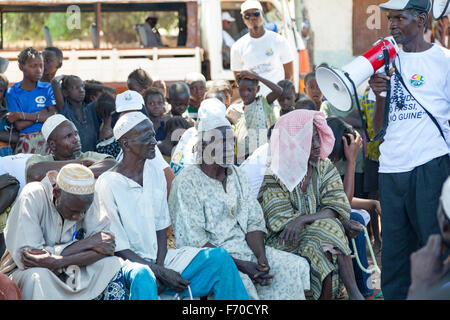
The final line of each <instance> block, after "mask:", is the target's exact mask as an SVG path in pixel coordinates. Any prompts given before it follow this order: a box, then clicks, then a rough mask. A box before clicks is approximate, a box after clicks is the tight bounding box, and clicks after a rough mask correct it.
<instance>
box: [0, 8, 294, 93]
mask: <svg viewBox="0 0 450 320" xmlns="http://www.w3.org/2000/svg"><path fill="white" fill-rule="evenodd" d="M242 2H243V1H242V0H223V1H220V0H165V1H161V0H146V1H142V0H128V1H117V0H102V1H95V0H79V1H76V2H75V1H71V0H41V1H32V0H31V1H9V0H5V1H2V2H1V3H0V16H1V17H0V20H1V22H0V23H1V41H0V55H1V57H3V58H7V59H8V60H9V64H8V68H7V69H6V71H5V75H6V76H7V78H8V79H9V82H10V83H11V84H12V83H15V82H17V81H21V80H22V73H21V72H20V70H19V67H18V64H17V56H18V54H19V53H20V51H22V50H23V49H25V48H26V47H29V46H33V47H35V48H36V49H38V50H43V49H44V48H45V47H47V46H56V47H58V48H59V49H61V50H62V51H63V55H64V61H63V65H62V67H61V68H60V69H59V70H58V72H57V75H59V74H75V75H78V76H79V77H80V78H81V79H83V80H97V81H100V82H102V83H104V84H105V85H109V86H112V87H115V88H116V89H117V91H118V92H121V91H123V90H125V89H126V80H127V77H128V75H129V74H130V73H131V72H132V71H133V70H135V69H137V68H142V69H144V70H146V71H148V72H149V74H150V75H151V76H152V77H155V78H159V79H161V80H164V81H166V82H167V83H171V82H174V81H180V80H183V79H184V76H185V74H187V73H189V72H202V73H203V74H204V75H205V76H206V78H207V79H212V80H215V79H226V80H234V77H233V72H232V71H231V70H229V69H226V68H224V66H223V63H222V22H221V21H222V18H221V15H222V12H223V11H228V12H229V13H230V14H231V15H232V16H233V17H234V18H235V19H236V22H235V24H234V26H233V28H234V29H233V31H234V33H235V34H234V35H235V37H236V39H237V36H238V35H239V34H240V33H241V32H242V30H243V29H244V28H245V26H244V25H243V22H242V19H241V15H240V5H241V4H242ZM261 3H262V4H263V7H264V9H265V13H266V12H268V11H269V9H270V10H272V11H273V12H274V13H276V15H275V16H277V17H278V23H277V29H278V32H280V33H281V34H282V35H283V36H285V37H286V38H287V39H288V40H289V42H290V43H291V47H292V50H293V53H294V54H295V56H296V57H297V56H298V50H299V49H301V48H302V40H301V37H299V36H298V33H297V31H296V29H295V23H294V17H293V16H292V14H291V10H290V8H289V4H288V1H287V0H262V1H261ZM266 10H267V11H266ZM152 17H153V18H154V19H155V18H156V20H157V22H156V26H155V27H156V29H158V30H160V35H159V36H160V38H161V40H162V44H159V45H154V44H153V45H152V44H151V43H149V40H148V37H146V35H148V33H147V34H146V32H149V30H151V29H152V28H151V27H149V26H148V25H145V20H147V18H152ZM77 19H78V20H77ZM77 23H78V24H77ZM71 24H72V27H73V26H75V28H74V29H73V30H70V27H71ZM33 28H34V29H36V30H34V31H33ZM20 32H22V34H20ZM33 32H34V33H33ZM150 32H151V31H150ZM298 70H299V68H298V59H295V60H294V76H295V81H296V84H297V86H296V87H297V88H298V74H299V73H298Z"/></svg>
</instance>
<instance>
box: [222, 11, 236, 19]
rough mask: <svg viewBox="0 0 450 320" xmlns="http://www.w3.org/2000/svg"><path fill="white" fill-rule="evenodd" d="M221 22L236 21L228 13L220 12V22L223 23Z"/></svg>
mask: <svg viewBox="0 0 450 320" xmlns="http://www.w3.org/2000/svg"><path fill="white" fill-rule="evenodd" d="M223 20H225V21H229V22H234V21H236V19H235V18H233V17H232V16H231V15H230V14H229V13H228V11H225V12H222V21H223Z"/></svg>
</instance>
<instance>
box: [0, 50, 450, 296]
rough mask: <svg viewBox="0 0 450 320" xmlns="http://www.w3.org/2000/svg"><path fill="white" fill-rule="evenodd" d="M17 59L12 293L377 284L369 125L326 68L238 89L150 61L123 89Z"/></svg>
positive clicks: (9, 163) (9, 122) (2, 225)
mask: <svg viewBox="0 0 450 320" xmlns="http://www.w3.org/2000/svg"><path fill="white" fill-rule="evenodd" d="M18 63H19V65H20V70H22V72H23V81H20V82H18V83H16V84H14V85H12V86H9V83H8V79H6V78H5V77H4V75H1V76H0V108H1V109H0V117H1V118H0V121H1V122H0V156H1V157H0V191H1V196H0V254H1V255H2V259H1V264H0V299H2V298H6V299H21V298H22V299H89V300H91V299H100V300H128V299H130V300H156V299H172V298H173V296H180V297H197V298H209V299H218V300H219V299H225V300H247V299H285V300H287V299H295V300H304V299H315V300H317V299H337V298H339V296H341V295H342V291H343V290H342V289H343V288H345V290H346V292H347V294H348V297H349V299H355V300H362V299H364V298H367V299H369V298H374V296H375V295H376V293H377V292H375V291H374V289H373V288H372V285H371V284H372V281H371V277H370V274H369V273H367V272H364V271H362V270H361V268H360V267H359V266H358V264H357V263H356V261H355V259H352V255H354V254H355V253H357V256H358V258H359V261H360V263H361V264H362V265H363V266H364V268H367V267H368V265H369V264H368V259H367V256H366V249H367V247H366V240H365V237H364V232H362V231H363V230H364V227H366V226H367V228H368V231H369V233H370V236H371V238H372V240H373V241H374V248H375V250H378V251H379V250H381V240H380V237H379V232H380V231H379V227H378V215H379V214H381V209H380V204H379V202H378V201H377V200H375V199H376V197H372V198H370V197H364V196H362V195H361V193H362V192H358V191H357V190H359V191H361V190H362V189H363V188H362V187H361V185H362V184H361V183H359V182H358V181H359V180H358V179H359V178H358V173H361V172H358V171H357V169H358V166H357V164H358V163H359V162H360V161H361V160H359V157H361V154H362V139H361V136H360V134H359V133H358V128H360V127H358V125H357V124H353V123H351V121H350V120H349V121H346V119H347V118H344V117H341V116H340V115H335V114H333V113H332V112H327V110H329V109H330V108H332V106H328V107H329V108H328V109H326V110H325V109H324V108H326V107H327V104H326V103H325V102H326V101H325V99H324V98H323V96H322V94H321V92H320V90H318V89H317V83H316V81H315V76H314V74H313V73H311V74H309V75H308V76H307V77H306V78H305V86H306V93H305V94H297V93H296V89H295V86H294V84H293V83H292V82H291V81H289V80H283V81H280V82H278V83H274V82H271V81H270V80H269V79H265V78H263V77H261V76H259V75H257V74H256V73H253V72H251V71H242V72H240V74H239V75H238V76H237V78H236V83H237V86H238V92H239V97H236V96H234V97H233V88H232V86H231V84H230V83H229V82H228V81H226V80H219V81H217V80H216V81H207V80H206V79H205V77H204V76H203V75H202V74H200V73H190V74H187V75H186V77H185V79H184V81H179V82H174V83H171V84H167V87H166V83H165V82H164V81H162V80H158V82H154V81H153V80H152V76H153V75H152V76H150V74H149V73H148V72H147V71H145V70H143V69H136V70H134V71H133V72H131V73H130V75H129V77H128V79H127V85H128V90H126V91H124V92H121V93H118V94H117V93H116V90H115V89H114V88H111V87H108V86H106V85H104V84H102V83H100V82H98V81H93V80H84V79H80V78H79V77H78V76H76V75H60V76H56V77H55V74H56V72H57V70H58V69H59V68H60V67H61V65H62V53H61V51H60V50H59V49H57V48H54V47H50V48H46V49H45V50H44V51H43V52H42V53H41V52H38V51H37V50H35V49H33V48H27V49H25V50H24V51H23V52H21V53H20V55H19V59H18ZM260 84H264V85H265V86H267V87H268V88H269V93H268V94H267V95H265V96H262V95H260V94H259V88H260ZM366 98H367V97H366ZM372 103H373V101H372ZM349 119H350V116H349ZM349 123H350V124H351V125H350V124H349ZM358 161H359V162H358ZM362 161H364V160H362ZM374 190H375V191H376V188H375V189H374ZM374 190H372V191H374ZM375 193H376V192H375ZM442 201H443V205H446V206H447V205H448V201H447V200H445V201H444V200H442ZM443 209H444V207H443ZM443 209H442V210H443ZM445 209H447V207H445ZM442 210H441V213H440V214H441V216H440V217H445V215H442ZM447 214H448V213H447ZM445 221H447V220H445ZM443 223H444V222H443ZM445 223H446V226H447V228H448V224H449V223H448V222H445ZM445 230H447V229H445ZM352 242H354V245H352ZM355 251H356V252H355ZM2 295H3V296H2Z"/></svg>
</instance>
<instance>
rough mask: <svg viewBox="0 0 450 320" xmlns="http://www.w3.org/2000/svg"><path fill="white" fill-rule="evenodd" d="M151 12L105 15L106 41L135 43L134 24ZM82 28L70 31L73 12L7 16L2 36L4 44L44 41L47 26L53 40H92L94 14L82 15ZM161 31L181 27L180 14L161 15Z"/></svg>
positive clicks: (165, 13) (5, 16) (102, 17)
mask: <svg viewBox="0 0 450 320" xmlns="http://www.w3.org/2000/svg"><path fill="white" fill-rule="evenodd" d="M148 13H149V12H103V13H102V15H101V28H102V30H103V34H104V35H103V40H104V41H106V42H110V43H127V42H134V41H136V31H135V30H134V29H133V25H135V24H138V23H144V19H145V17H146V16H147V14H148ZM80 14H81V16H80V22H81V28H80V29H70V28H68V26H67V19H68V18H69V17H70V16H71V13H68V14H67V13H65V12H53V13H43V12H40V13H4V14H3V37H4V42H5V44H7V43H8V42H16V41H22V40H32V41H38V40H44V26H47V27H48V28H49V30H50V33H51V36H52V40H53V41H70V40H74V39H80V40H89V41H90V26H91V25H92V24H95V13H93V12H81V13H80ZM158 16H159V21H158V25H157V26H158V28H164V29H166V30H167V31H170V30H173V29H176V28H177V27H178V14H177V12H158Z"/></svg>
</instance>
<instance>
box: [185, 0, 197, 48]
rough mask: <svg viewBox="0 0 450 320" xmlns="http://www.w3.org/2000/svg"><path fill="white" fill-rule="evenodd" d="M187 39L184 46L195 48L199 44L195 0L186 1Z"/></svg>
mask: <svg viewBox="0 0 450 320" xmlns="http://www.w3.org/2000/svg"><path fill="white" fill-rule="evenodd" d="M186 13H187V39H186V47H188V48H195V47H198V46H199V45H200V31H199V30H200V28H199V25H198V11H197V2H186Z"/></svg>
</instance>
